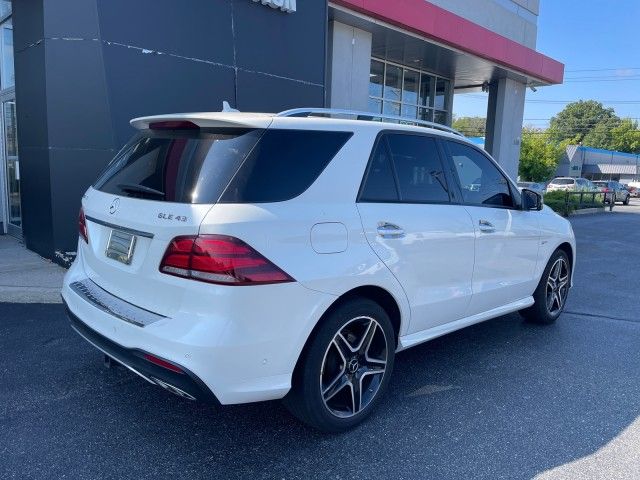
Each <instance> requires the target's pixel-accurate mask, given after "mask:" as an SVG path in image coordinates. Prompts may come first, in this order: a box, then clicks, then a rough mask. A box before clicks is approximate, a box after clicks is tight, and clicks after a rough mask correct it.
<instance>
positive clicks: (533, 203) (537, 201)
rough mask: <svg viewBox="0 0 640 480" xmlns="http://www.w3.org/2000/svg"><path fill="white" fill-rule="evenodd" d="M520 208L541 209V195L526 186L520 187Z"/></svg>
mask: <svg viewBox="0 0 640 480" xmlns="http://www.w3.org/2000/svg"><path fill="white" fill-rule="evenodd" d="M522 209H523V210H542V195H540V194H539V193H537V192H534V191H533V190H529V189H528V188H523V189H522Z"/></svg>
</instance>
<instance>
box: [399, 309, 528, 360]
mask: <svg viewBox="0 0 640 480" xmlns="http://www.w3.org/2000/svg"><path fill="white" fill-rule="evenodd" d="M534 303H535V302H534V300H533V297H527V298H523V299H522V300H518V301H516V302H513V303H509V304H507V305H503V306H502V307H498V308H494V309H493V310H489V311H487V312H483V313H478V314H477V315H473V316H471V317H465V318H462V319H460V320H456V321H455V322H449V323H445V324H444V325H438V326H437V327H433V328H430V329H428V330H422V331H421V332H416V333H412V334H410V335H405V336H403V337H400V338H399V339H398V351H400V350H404V349H406V348H409V347H413V346H414V345H418V344H419V343H423V342H428V341H429V340H433V339H434V338H438V337H441V336H442V335H446V334H447V333H451V332H455V331H456V330H460V329H461V328H465V327H468V326H471V325H474V324H476V323H480V322H484V321H485V320H491V319H492V318H496V317H500V316H501V315H506V314H508V313H512V312H517V311H518V310H522V309H523V308H527V307H530V306H531V305H533V304H534Z"/></svg>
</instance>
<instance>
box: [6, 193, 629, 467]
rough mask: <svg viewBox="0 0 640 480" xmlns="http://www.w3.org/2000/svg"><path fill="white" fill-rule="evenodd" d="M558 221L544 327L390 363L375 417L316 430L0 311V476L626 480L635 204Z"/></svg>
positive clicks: (430, 349)
mask: <svg viewBox="0 0 640 480" xmlns="http://www.w3.org/2000/svg"><path fill="white" fill-rule="evenodd" d="M634 204H635V206H630V207H623V206H616V208H615V209H614V212H613V213H606V214H597V215H586V216H579V217H574V218H572V220H571V221H572V223H573V226H574V230H575V232H576V235H577V238H578V249H579V250H578V264H577V270H576V277H575V285H574V288H573V290H572V292H571V293H570V297H569V301H568V304H567V309H566V312H565V313H564V314H563V316H562V317H561V318H560V320H559V321H558V322H557V323H556V324H555V325H553V326H550V327H539V326H531V325H528V324H525V323H523V321H522V320H521V318H520V317H519V315H517V314H514V315H508V316H505V317H501V318H498V319H495V320H492V321H490V322H487V323H484V324H480V325H476V326H474V327H470V328H467V329H465V330H462V331H459V332H456V333H453V334H451V335H448V336H445V337H443V338H440V339H437V340H435V341H432V342H430V343H428V344H425V345H422V346H419V347H416V348H414V349H411V350H409V351H406V352H403V353H401V354H399V356H398V358H397V361H396V367H395V371H394V375H393V379H392V382H391V388H390V392H389V394H388V395H387V396H386V398H385V401H384V402H383V404H382V405H381V407H380V408H379V410H378V411H377V413H376V414H375V415H374V416H373V417H372V418H371V419H370V420H369V421H367V422H366V423H365V424H363V425H362V426H360V427H359V428H357V429H356V430H354V431H351V432H348V433H346V434H342V435H338V436H333V435H323V434H319V433H317V432H315V431H313V430H310V429H308V428H306V427H304V426H303V425H301V424H299V423H297V422H296V421H295V420H294V419H293V418H292V417H291V416H290V415H289V414H288V412H287V411H286V410H285V409H284V407H282V406H281V405H280V403H279V402H269V403H262V404H253V405H244V406H232V407H224V408H222V409H220V410H213V409H210V408H209V407H207V406H204V405H200V404H195V403H191V402H188V401H186V400H182V399H180V398H178V397H174V396H172V395H170V394H168V393H166V392H164V391H163V390H161V389H160V388H157V387H154V386H152V385H149V384H147V383H146V382H144V381H143V380H142V379H139V378H137V377H136V376H134V375H133V374H130V373H128V371H126V370H124V369H111V370H108V369H105V368H103V367H102V357H101V355H100V354H99V353H98V352H97V351H96V350H94V349H93V347H91V346H89V345H88V344H87V343H86V342H85V341H84V340H82V339H81V338H79V337H78V336H77V335H76V334H75V333H74V332H73V331H72V330H71V328H70V327H69V326H68V324H67V320H66V318H65V315H64V312H63V309H62V306H60V305H42V304H35V305H33V304H32V305H22V304H0V478H3V479H7V478H21V479H22V478H72V479H75V478H101V479H107V478H114V479H116V478H117V479H121V478H154V479H158V478H169V477H174V478H190V479H196V478H391V477H393V478H460V479H463V478H464V479H468V478H476V479H477V478H486V479H496V478H509V479H519V478H532V477H536V476H540V478H554V479H555V478H638V472H640V449H639V448H638V445H640V375H639V373H640V348H638V347H639V346H640V314H639V312H640V299H639V290H638V282H639V281H640V277H639V272H640V242H639V241H638V232H640V202H639V201H638V200H636V201H635V202H634Z"/></svg>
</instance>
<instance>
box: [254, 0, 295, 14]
mask: <svg viewBox="0 0 640 480" xmlns="http://www.w3.org/2000/svg"><path fill="white" fill-rule="evenodd" d="M253 1H254V2H256V3H258V2H260V3H262V5H268V6H270V7H271V8H279V9H280V10H282V11H283V12H287V13H293V12H295V11H296V0H253Z"/></svg>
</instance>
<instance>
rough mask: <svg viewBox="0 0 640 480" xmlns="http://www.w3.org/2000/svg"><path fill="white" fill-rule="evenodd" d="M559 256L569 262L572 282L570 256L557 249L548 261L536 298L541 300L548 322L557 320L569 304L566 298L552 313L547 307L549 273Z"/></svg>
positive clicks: (537, 300) (538, 300)
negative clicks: (556, 310)
mask: <svg viewBox="0 0 640 480" xmlns="http://www.w3.org/2000/svg"><path fill="white" fill-rule="evenodd" d="M559 258H562V259H564V261H565V262H566V263H567V267H568V270H569V282H571V275H572V269H573V267H572V265H571V262H570V261H569V256H568V255H567V254H566V253H565V252H564V251H562V250H556V251H555V252H554V253H553V255H551V258H550V259H549V261H548V262H547V266H546V267H545V269H544V273H543V274H542V278H541V280H540V284H539V285H538V290H537V291H536V298H535V301H536V302H541V304H540V307H541V308H540V310H543V311H544V313H545V315H546V318H545V322H546V323H552V322H554V321H556V320H557V319H558V317H559V316H560V315H562V312H563V311H564V308H565V306H566V305H567V299H566V298H565V301H564V304H563V305H562V308H561V309H560V310H559V311H558V312H557V313H554V314H552V313H550V312H549V310H548V308H547V280H548V279H549V273H550V272H551V268H552V267H553V265H554V263H555V262H556V260H558V259H559ZM568 288H569V287H568ZM568 295H569V294H568V292H567V296H568Z"/></svg>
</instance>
